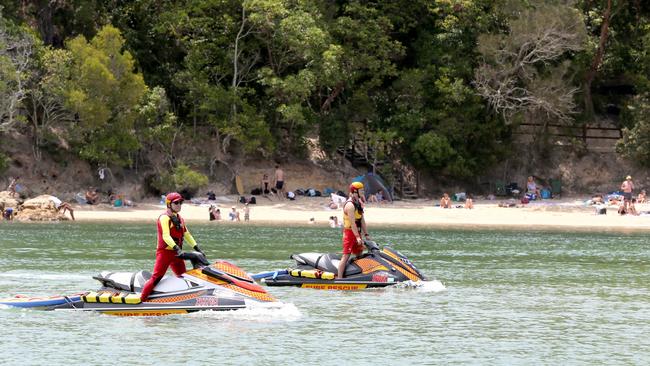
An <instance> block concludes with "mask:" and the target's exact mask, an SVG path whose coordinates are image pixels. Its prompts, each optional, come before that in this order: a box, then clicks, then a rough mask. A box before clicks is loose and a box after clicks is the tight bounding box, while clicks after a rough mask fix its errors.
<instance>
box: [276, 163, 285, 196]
mask: <svg viewBox="0 0 650 366" xmlns="http://www.w3.org/2000/svg"><path fill="white" fill-rule="evenodd" d="M273 181H274V182H275V189H276V190H277V194H278V197H281V198H282V199H283V198H284V196H285V193H284V171H283V170H282V169H280V165H279V164H278V165H276V166H275V175H274V176H273Z"/></svg>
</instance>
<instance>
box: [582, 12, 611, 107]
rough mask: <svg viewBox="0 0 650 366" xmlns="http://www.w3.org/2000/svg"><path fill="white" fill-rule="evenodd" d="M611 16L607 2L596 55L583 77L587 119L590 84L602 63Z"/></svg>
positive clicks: (590, 99)
mask: <svg viewBox="0 0 650 366" xmlns="http://www.w3.org/2000/svg"><path fill="white" fill-rule="evenodd" d="M611 15H612V0H607V8H605V13H604V14H603V24H602V25H601V26H600V41H599V42H598V49H597V50H596V55H594V60H593V61H592V63H591V67H590V68H589V71H588V72H587V75H586V77H585V87H584V92H585V112H586V114H587V116H588V117H591V116H593V115H594V103H593V100H592V97H591V84H592V83H593V81H594V78H595V77H596V73H597V72H598V68H599V67H600V65H601V63H602V62H603V55H604V54H605V46H606V43H607V38H608V36H609V22H610V20H611Z"/></svg>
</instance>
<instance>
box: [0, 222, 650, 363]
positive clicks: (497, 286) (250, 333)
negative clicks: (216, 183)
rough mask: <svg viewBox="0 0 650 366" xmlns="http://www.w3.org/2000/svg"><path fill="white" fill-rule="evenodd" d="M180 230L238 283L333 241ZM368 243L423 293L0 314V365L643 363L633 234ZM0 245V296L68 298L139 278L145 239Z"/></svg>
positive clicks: (135, 235) (3, 241)
mask: <svg viewBox="0 0 650 366" xmlns="http://www.w3.org/2000/svg"><path fill="white" fill-rule="evenodd" d="M192 230H193V234H194V236H195V237H196V238H197V240H198V242H199V243H200V244H201V246H202V248H203V249H204V250H205V251H206V252H207V254H208V256H209V257H210V258H212V259H217V258H221V259H226V260H229V261H232V262H233V263H235V264H237V265H239V266H241V267H242V268H244V269H246V270H248V271H249V272H251V273H257V272H261V271H266V270H274V269H282V268H286V267H287V266H289V265H291V261H290V260H289V255H290V254H292V253H298V252H329V251H332V252H335V251H340V232H338V231H336V230H331V229H324V228H317V227H309V228H280V227H271V228H265V227H249V226H243V225H242V226H235V225H229V226H227V227H225V226H218V225H212V226H209V225H204V226H193V227H192ZM373 236H374V238H375V239H376V240H377V241H378V242H379V243H380V244H384V243H390V244H391V245H392V246H394V247H395V248H396V249H398V250H399V251H400V252H402V253H403V254H405V255H406V256H408V257H409V259H411V260H412V261H413V262H414V263H415V264H416V265H417V266H418V268H419V269H420V270H421V271H422V272H423V273H424V274H425V275H426V276H427V277H428V278H429V279H430V281H427V282H426V283H424V284H421V285H420V286H408V285H400V286H396V287H395V288H387V289H373V290H366V291H355V292H346V291H341V292H336V291H319V290H307V289H299V288H291V287H274V288H269V291H270V292H271V293H272V294H273V295H274V296H275V297H276V298H277V299H279V300H280V301H281V303H279V304H270V305H260V306H256V307H253V308H252V309H245V310H238V311H235V312H214V313H211V312H201V313H194V314H190V315H172V316H167V317H159V318H153V317H152V318H117V317H111V316H105V315H99V314H93V313H80V312H74V311H58V312H39V311H30V310H21V309H0V327H1V328H2V329H3V339H4V340H5V341H3V342H0V363H2V364H3V365H5V364H8V365H23V364H30V365H46V364H63V363H70V362H72V360H74V362H75V363H88V364H96V363H100V362H101V363H103V362H106V360H116V359H119V362H120V363H135V364H176V363H178V364H189V365H205V364H208V363H215V362H219V363H223V364H263V365H270V364H284V363H290V364H295V363H307V364H338V363H341V364H354V365H375V364H377V363H378V362H381V363H386V364H407V363H412V364H467V363H473V364H585V365H587V364H589V365H591V364H647V363H649V362H650V351H649V349H650V341H649V340H648V337H647V336H646V334H647V332H648V329H649V327H650V291H649V290H650V289H649V285H648V281H647V274H648V273H649V272H650V271H649V270H650V250H648V244H647V240H646V238H645V236H644V235H641V234H638V235H621V234H615V233H604V234H603V233H599V234H588V233H570V232H561V233H552V232H504V231H495V230H491V231H478V230H472V231H442V230H421V229H419V230H393V229H391V230H373ZM0 248H2V256H0V297H7V296H10V295H14V294H18V293H20V294H25V295H32V296H49V295H56V294H62V293H74V292H78V291H80V290H84V289H93V288H96V287H97V283H96V281H95V280H93V279H92V278H91V276H93V275H95V274H96V273H98V272H99V271H100V270H114V271H135V270H140V269H147V270H151V268H152V266H153V259H154V248H155V228H154V226H153V225H124V224H110V225H109V224H106V225H97V224H77V223H56V224H30V225H24V224H19V223H14V224H11V225H4V224H1V225H0ZM170 340H173V342H172V343H173V346H172V345H171V343H170ZM164 344H168V345H170V346H169V347H164V346H163V345H164Z"/></svg>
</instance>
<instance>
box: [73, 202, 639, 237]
mask: <svg viewBox="0 0 650 366" xmlns="http://www.w3.org/2000/svg"><path fill="white" fill-rule="evenodd" d="M217 198H218V200H217V201H214V202H211V204H215V205H218V207H219V208H220V209H221V215H222V218H225V220H220V221H212V222H211V221H209V220H208V207H209V205H210V204H206V203H203V204H193V203H189V202H187V203H185V204H184V205H183V208H182V211H181V215H182V216H183V217H184V218H185V220H186V221H187V223H188V224H189V225H190V226H191V225H192V224H197V223H205V224H207V223H210V224H213V225H281V226H307V225H311V224H310V223H309V222H310V218H314V224H313V225H316V226H323V227H327V226H328V225H329V223H328V221H329V217H330V216H334V215H336V216H338V218H339V220H341V219H342V209H338V210H332V209H329V208H327V203H328V201H329V199H328V198H324V197H314V198H311V197H298V199H297V200H295V201H288V200H285V201H277V200H273V201H271V200H269V199H267V198H263V197H257V204H252V205H250V207H251V214H250V216H251V221H250V222H248V223H246V222H244V221H241V222H232V221H228V220H227V218H228V212H229V211H230V209H231V207H232V206H236V207H237V210H238V211H239V212H240V215H241V218H242V220H243V218H244V214H243V212H242V208H243V204H241V203H237V202H236V199H237V197H236V196H222V197H217ZM499 202H505V201H487V200H486V201H475V208H474V209H472V210H468V209H464V208H452V209H442V208H440V207H435V204H436V203H437V201H433V200H425V199H419V200H408V201H396V202H394V203H387V204H381V205H380V204H370V205H367V206H366V222H367V223H368V227H369V231H371V233H372V228H388V227H410V228H464V229H472V228H476V229H490V228H491V229H517V230H566V231H598V232H607V231H614V232H650V216H627V215H626V216H620V215H618V214H617V212H616V210H617V207H616V206H609V207H608V208H607V215H595V214H594V212H595V209H594V208H593V207H590V206H585V205H584V203H583V202H582V201H580V200H576V199H562V200H555V199H553V200H543V201H536V202H531V203H530V204H528V205H526V206H525V207H509V208H504V207H498V203H499ZM454 204H455V205H460V204H462V203H456V202H454ZM648 209H650V205H647V204H644V205H637V210H638V211H644V210H648ZM163 211H164V206H163V205H161V204H159V203H154V202H150V203H138V204H137V205H136V206H135V207H131V208H112V207H110V206H108V205H106V204H104V205H98V206H85V205H84V206H76V207H75V217H76V218H77V220H78V221H80V222H102V221H106V222H114V221H125V222H151V223H152V224H153V223H154V222H155V220H156V219H157V217H158V215H159V214H160V213H162V212H163Z"/></svg>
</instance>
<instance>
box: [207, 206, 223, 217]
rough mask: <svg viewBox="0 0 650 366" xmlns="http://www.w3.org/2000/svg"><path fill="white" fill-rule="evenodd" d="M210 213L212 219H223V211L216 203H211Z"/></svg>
mask: <svg viewBox="0 0 650 366" xmlns="http://www.w3.org/2000/svg"><path fill="white" fill-rule="evenodd" d="M208 213H209V214H210V221H215V220H221V211H220V210H219V209H218V208H217V206H215V205H210V208H209V209H208Z"/></svg>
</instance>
